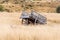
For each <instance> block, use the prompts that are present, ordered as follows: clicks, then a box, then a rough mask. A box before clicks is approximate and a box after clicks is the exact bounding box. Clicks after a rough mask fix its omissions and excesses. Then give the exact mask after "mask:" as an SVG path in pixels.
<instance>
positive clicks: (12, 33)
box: [0, 12, 60, 40]
mask: <svg viewBox="0 0 60 40" xmlns="http://www.w3.org/2000/svg"><path fill="white" fill-rule="evenodd" d="M42 15H44V16H46V17H47V20H48V21H47V24H46V25H23V24H21V20H20V19H19V17H20V13H16V12H15V13H7V12H3V13H1V12H0V40H60V23H58V24H57V23H56V22H52V21H53V20H54V21H59V20H60V18H59V17H60V14H54V13H51V14H48V13H45V14H44V13H43V14H42ZM59 22H60V21H59Z"/></svg>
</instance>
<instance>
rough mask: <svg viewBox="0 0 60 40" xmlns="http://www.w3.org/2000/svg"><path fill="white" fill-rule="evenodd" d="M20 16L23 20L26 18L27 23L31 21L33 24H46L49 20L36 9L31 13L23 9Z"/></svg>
mask: <svg viewBox="0 0 60 40" xmlns="http://www.w3.org/2000/svg"><path fill="white" fill-rule="evenodd" d="M20 18H22V20H25V23H26V24H29V23H30V22H31V23H33V24H36V23H39V24H46V22H47V18H46V17H44V16H43V15H41V14H39V13H37V12H35V11H31V14H28V13H27V12H25V11H23V12H22V14H21V17H20ZM22 22H23V21H22Z"/></svg>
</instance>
